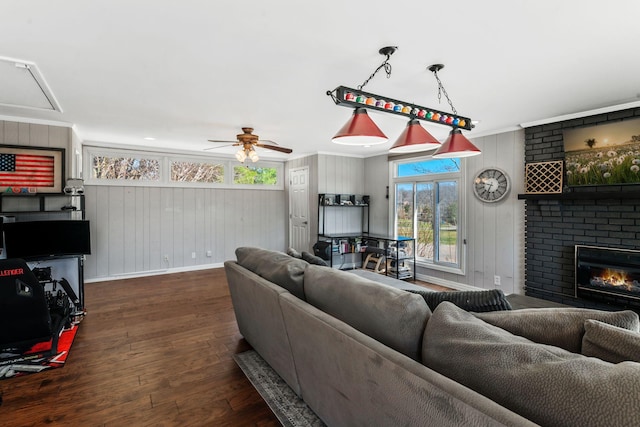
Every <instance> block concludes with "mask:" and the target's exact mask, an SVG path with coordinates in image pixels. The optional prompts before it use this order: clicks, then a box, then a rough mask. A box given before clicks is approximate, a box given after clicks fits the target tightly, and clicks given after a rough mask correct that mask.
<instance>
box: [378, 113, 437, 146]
mask: <svg viewBox="0 0 640 427" xmlns="http://www.w3.org/2000/svg"><path fill="white" fill-rule="evenodd" d="M440 145H441V144H440V141H438V140H437V139H436V138H435V137H434V136H433V135H431V134H430V133H429V132H427V130H426V129H425V128H423V127H422V125H421V124H420V122H419V121H418V120H416V119H411V120H409V123H407V127H405V128H404V131H402V133H401V134H400V136H399V137H398V139H397V140H396V142H395V144H393V146H392V147H391V148H390V149H389V152H390V153H415V152H418V151H428V150H434V149H436V148H438V147H440Z"/></svg>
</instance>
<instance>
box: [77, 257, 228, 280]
mask: <svg viewBox="0 0 640 427" xmlns="http://www.w3.org/2000/svg"><path fill="white" fill-rule="evenodd" d="M221 267H224V263H222V262H220V263H216V264H204V265H192V266H188V267H176V268H165V269H161V270H148V271H136V272H133V273H121V274H114V275H113V276H107V277H96V278H93V279H86V280H85V281H84V283H97V282H108V281H112V280H122V279H133V278H136V277H147V276H158V275H160V274H171V273H184V272H186V271H198V270H209V269H212V268H221Z"/></svg>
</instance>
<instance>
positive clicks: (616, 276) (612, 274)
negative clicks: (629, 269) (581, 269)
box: [598, 268, 631, 290]
mask: <svg viewBox="0 0 640 427" xmlns="http://www.w3.org/2000/svg"><path fill="white" fill-rule="evenodd" d="M598 279H600V280H602V281H603V282H604V283H606V284H607V285H609V286H615V287H618V286H623V287H625V288H627V289H628V290H631V283H629V282H628V281H627V273H626V272H625V271H620V270H613V269H609V268H607V269H605V270H603V272H602V274H601V275H600V276H599V277H598Z"/></svg>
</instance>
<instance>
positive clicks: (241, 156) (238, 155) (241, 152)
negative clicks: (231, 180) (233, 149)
mask: <svg viewBox="0 0 640 427" xmlns="http://www.w3.org/2000/svg"><path fill="white" fill-rule="evenodd" d="M236 159H238V161H239V162H240V163H244V161H245V160H246V159H247V155H246V154H245V152H244V150H238V152H237V153H236Z"/></svg>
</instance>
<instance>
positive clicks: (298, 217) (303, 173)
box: [289, 167, 311, 252]
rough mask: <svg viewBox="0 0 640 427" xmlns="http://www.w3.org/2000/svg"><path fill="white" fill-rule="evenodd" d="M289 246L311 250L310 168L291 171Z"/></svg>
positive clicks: (299, 249) (299, 250) (300, 249)
mask: <svg viewBox="0 0 640 427" xmlns="http://www.w3.org/2000/svg"><path fill="white" fill-rule="evenodd" d="M289 246H290V247H292V248H294V249H295V250H297V251H298V252H302V251H311V248H310V245H309V168H308V167H304V168H299V169H291V171H290V172H289Z"/></svg>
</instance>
